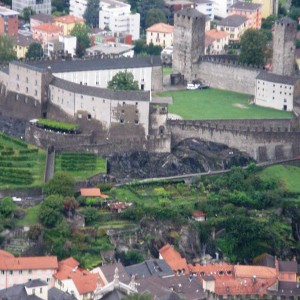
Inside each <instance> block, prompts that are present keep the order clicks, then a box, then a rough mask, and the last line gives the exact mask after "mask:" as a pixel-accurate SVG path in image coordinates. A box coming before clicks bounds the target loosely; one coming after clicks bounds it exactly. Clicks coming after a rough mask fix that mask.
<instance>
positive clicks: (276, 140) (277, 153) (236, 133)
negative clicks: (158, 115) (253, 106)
mask: <svg viewBox="0 0 300 300" xmlns="http://www.w3.org/2000/svg"><path fill="white" fill-rule="evenodd" d="M262 121H263V120H262ZM223 122H225V121H224V120H223ZM229 123H230V122H229ZM168 125H169V129H170V131H171V136H172V142H171V145H172V147H174V146H175V145H177V144H178V143H179V142H181V141H183V140H185V139H187V138H200V139H203V140H206V141H211V142H218V143H223V144H226V145H227V146H229V147H232V148H236V149H238V150H240V151H243V152H246V153H248V154H249V155H250V156H252V157H253V158H254V159H255V160H257V161H258V162H263V161H270V160H279V159H288V158H293V157H296V156H297V155H299V154H300V132H299V131H296V130H295V129H294V128H293V129H292V130H290V131H286V130H285V128H284V127H282V128H280V127H276V128H277V131H276V129H275V128H273V129H272V128H271V127H270V128H269V130H268V131H262V130H259V129H257V130H256V129H255V128H253V127H251V129H252V130H246V131H242V130H239V129H232V128H226V127H225V128H224V127H223V128H217V127H216V126H210V127H209V126H203V125H202V124H201V122H200V123H198V121H169V122H168ZM206 125H207V124H206ZM214 125H215V124H214ZM278 129H279V130H278ZM283 129H284V130H283Z"/></svg>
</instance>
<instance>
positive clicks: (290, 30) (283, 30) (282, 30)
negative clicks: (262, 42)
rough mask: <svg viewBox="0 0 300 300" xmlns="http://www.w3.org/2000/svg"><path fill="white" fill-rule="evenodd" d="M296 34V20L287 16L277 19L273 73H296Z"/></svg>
mask: <svg viewBox="0 0 300 300" xmlns="http://www.w3.org/2000/svg"><path fill="white" fill-rule="evenodd" d="M296 34H297V23H296V21H294V20H292V19H290V18H287V17H285V18H282V19H281V20H278V21H276V23H275V26H274V38H273V63H272V72H273V73H275V74H278V75H285V76H292V75H294V72H295V50H296V45H295V41H296Z"/></svg>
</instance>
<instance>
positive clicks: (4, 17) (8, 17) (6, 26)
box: [0, 7, 19, 36]
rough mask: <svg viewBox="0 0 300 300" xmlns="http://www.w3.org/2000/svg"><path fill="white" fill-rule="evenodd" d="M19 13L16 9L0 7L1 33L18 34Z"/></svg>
mask: <svg viewBox="0 0 300 300" xmlns="http://www.w3.org/2000/svg"><path fill="white" fill-rule="evenodd" d="M18 15H19V13H18V12H16V11H14V10H11V9H8V8H5V7H0V35H9V36H14V35H16V34H18Z"/></svg>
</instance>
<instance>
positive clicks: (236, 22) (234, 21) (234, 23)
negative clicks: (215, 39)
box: [218, 15, 247, 27]
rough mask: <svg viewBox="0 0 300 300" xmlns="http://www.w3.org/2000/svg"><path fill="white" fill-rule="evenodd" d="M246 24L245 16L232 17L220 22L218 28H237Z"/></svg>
mask: <svg viewBox="0 0 300 300" xmlns="http://www.w3.org/2000/svg"><path fill="white" fill-rule="evenodd" d="M246 22H247V18H246V17H245V16H239V15H232V16H228V17H226V18H224V19H223V20H221V21H220V22H219V24H218V26H228V27H239V26H241V25H242V24H244V23H246Z"/></svg>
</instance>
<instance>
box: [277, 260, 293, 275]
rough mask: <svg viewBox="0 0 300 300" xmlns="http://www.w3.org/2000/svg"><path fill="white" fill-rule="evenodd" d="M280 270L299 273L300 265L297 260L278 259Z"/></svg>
mask: <svg viewBox="0 0 300 300" xmlns="http://www.w3.org/2000/svg"><path fill="white" fill-rule="evenodd" d="M278 266H279V272H290V273H297V271H298V265H297V262H296V261H278Z"/></svg>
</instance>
